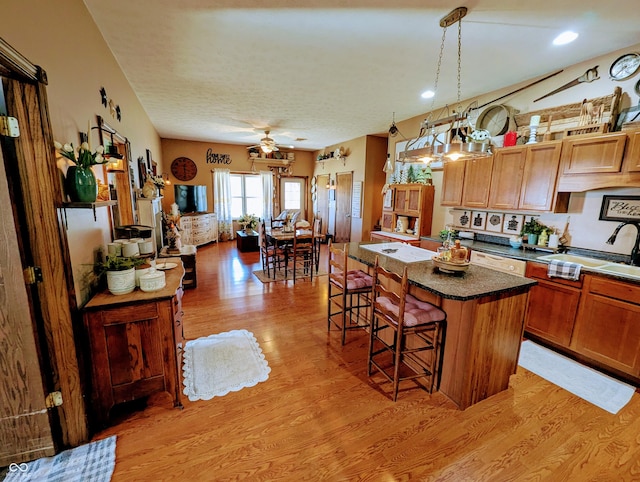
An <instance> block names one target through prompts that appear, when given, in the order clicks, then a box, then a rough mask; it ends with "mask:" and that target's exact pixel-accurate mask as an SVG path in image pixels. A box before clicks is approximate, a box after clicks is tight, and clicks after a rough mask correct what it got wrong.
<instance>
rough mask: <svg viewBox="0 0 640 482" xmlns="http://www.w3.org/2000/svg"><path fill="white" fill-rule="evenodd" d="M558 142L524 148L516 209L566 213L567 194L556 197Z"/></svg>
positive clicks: (559, 150) (557, 194)
mask: <svg viewBox="0 0 640 482" xmlns="http://www.w3.org/2000/svg"><path fill="white" fill-rule="evenodd" d="M561 150H562V143H561V142H560V141H551V142H543V143H540V144H532V145H529V146H527V152H526V158H525V162H524V173H523V176H522V188H521V190H520V202H519V204H518V208H519V209H522V210H526V211H553V212H557V213H566V212H567V210H568V208H569V195H568V193H558V192H557V191H556V182H557V180H558V167H559V165H560V152H561Z"/></svg>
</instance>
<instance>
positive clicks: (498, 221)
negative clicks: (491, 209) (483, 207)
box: [486, 213, 504, 233]
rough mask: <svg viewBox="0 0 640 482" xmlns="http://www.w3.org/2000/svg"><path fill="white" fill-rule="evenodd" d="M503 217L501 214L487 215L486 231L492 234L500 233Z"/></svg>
mask: <svg viewBox="0 0 640 482" xmlns="http://www.w3.org/2000/svg"><path fill="white" fill-rule="evenodd" d="M503 216H504V215H503V214H502V213H487V227H486V230H487V231H491V232H492V233H501V232H502V219H503Z"/></svg>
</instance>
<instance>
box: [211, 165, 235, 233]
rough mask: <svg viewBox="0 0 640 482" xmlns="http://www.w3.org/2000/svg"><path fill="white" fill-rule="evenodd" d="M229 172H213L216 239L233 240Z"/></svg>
mask: <svg viewBox="0 0 640 482" xmlns="http://www.w3.org/2000/svg"><path fill="white" fill-rule="evenodd" d="M230 174H231V172H230V171H229V169H214V170H213V208H214V210H215V212H216V214H217V216H218V239H219V240H221V241H225V240H227V239H233V238H234V233H233V220H232V219H231V178H230V176H229V175H230Z"/></svg>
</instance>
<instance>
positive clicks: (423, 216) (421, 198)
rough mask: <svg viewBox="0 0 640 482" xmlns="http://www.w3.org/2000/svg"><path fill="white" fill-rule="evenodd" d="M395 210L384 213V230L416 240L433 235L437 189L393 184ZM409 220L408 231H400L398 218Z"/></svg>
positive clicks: (423, 185)
mask: <svg viewBox="0 0 640 482" xmlns="http://www.w3.org/2000/svg"><path fill="white" fill-rule="evenodd" d="M390 189H391V190H393V193H394V196H393V199H394V203H393V210H392V211H389V210H385V211H383V212H382V230H383V231H393V232H401V233H402V234H405V235H409V236H412V237H415V238H419V237H420V236H428V235H429V234H431V222H432V219H433V198H434V192H435V189H434V187H433V186H432V185H426V184H392V185H391V186H390ZM400 216H402V217H405V218H407V219H406V222H407V226H406V228H405V229H407V230H408V231H398V229H399V226H398V218H399V217H400Z"/></svg>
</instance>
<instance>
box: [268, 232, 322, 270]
mask: <svg viewBox="0 0 640 482" xmlns="http://www.w3.org/2000/svg"><path fill="white" fill-rule="evenodd" d="M265 234H266V235H267V242H268V243H269V244H271V245H273V246H277V247H279V248H282V249H283V251H284V265H285V271H286V270H287V268H288V263H289V255H290V253H291V251H292V250H293V238H294V237H295V236H296V235H297V236H298V237H299V236H313V261H314V263H313V264H314V267H315V270H316V273H318V268H319V264H320V241H321V240H322V239H323V238H324V235H323V234H320V233H314V232H313V229H311V227H309V228H296V229H295V231H294V230H291V231H289V230H285V229H284V228H272V227H269V226H267V227H266V228H265Z"/></svg>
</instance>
